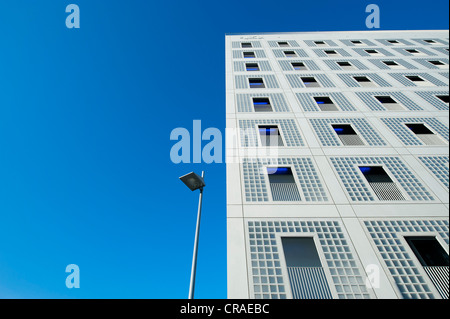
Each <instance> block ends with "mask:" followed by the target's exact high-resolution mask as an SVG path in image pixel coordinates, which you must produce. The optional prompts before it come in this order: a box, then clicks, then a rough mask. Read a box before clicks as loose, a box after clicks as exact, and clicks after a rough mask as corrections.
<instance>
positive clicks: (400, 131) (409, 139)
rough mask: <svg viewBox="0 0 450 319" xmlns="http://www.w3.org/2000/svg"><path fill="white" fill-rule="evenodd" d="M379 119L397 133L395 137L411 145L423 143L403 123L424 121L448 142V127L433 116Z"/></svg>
mask: <svg viewBox="0 0 450 319" xmlns="http://www.w3.org/2000/svg"><path fill="white" fill-rule="evenodd" d="M381 121H382V122H383V123H384V124H386V126H387V127H389V129H391V131H392V132H393V133H394V134H395V135H397V137H398V138H399V139H400V140H401V141H402V143H403V144H405V145H409V146H413V145H425V144H424V143H423V142H422V141H421V140H420V138H418V137H417V135H416V134H414V133H413V132H412V131H411V130H410V129H408V127H407V126H406V125H405V123H426V124H427V125H429V126H430V127H431V128H432V129H433V130H435V132H436V133H437V134H439V135H440V136H441V137H442V138H443V139H444V140H446V141H447V142H448V133H449V130H448V127H446V126H445V125H444V124H442V123H441V122H439V121H438V120H437V119H435V118H430V117H395V118H381Z"/></svg>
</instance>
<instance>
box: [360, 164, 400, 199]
mask: <svg viewBox="0 0 450 319" xmlns="http://www.w3.org/2000/svg"><path fill="white" fill-rule="evenodd" d="M359 169H360V171H361V173H362V174H363V175H364V177H365V178H366V180H367V182H368V183H369V185H370V186H371V188H372V190H373V191H374V192H375V194H376V195H377V197H378V199H379V200H389V201H390V200H405V198H404V196H403V194H402V192H401V191H400V190H399V189H398V187H397V185H396V184H395V183H394V182H393V181H392V179H391V178H390V176H389V175H388V174H387V173H386V171H385V170H384V169H383V167H381V166H360V167H359Z"/></svg>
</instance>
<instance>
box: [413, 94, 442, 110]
mask: <svg viewBox="0 0 450 319" xmlns="http://www.w3.org/2000/svg"><path fill="white" fill-rule="evenodd" d="M415 93H416V94H417V95H419V96H420V97H421V98H423V99H424V100H426V101H427V102H428V103H430V104H431V105H433V106H434V107H436V108H437V109H438V110H441V111H448V104H447V103H445V102H444V101H442V100H441V99H439V98H438V97H437V96H448V95H449V94H448V91H416V92H415Z"/></svg>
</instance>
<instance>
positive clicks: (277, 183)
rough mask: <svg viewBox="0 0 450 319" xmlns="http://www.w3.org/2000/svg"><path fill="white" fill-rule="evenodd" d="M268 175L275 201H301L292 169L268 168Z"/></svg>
mask: <svg viewBox="0 0 450 319" xmlns="http://www.w3.org/2000/svg"><path fill="white" fill-rule="evenodd" d="M267 174H268V177H269V183H270V189H271V192H272V199H273V200H274V201H299V200H301V198H300V193H299V191H298V188H297V185H296V183H295V179H294V176H293V175H292V170H291V168H290V167H267Z"/></svg>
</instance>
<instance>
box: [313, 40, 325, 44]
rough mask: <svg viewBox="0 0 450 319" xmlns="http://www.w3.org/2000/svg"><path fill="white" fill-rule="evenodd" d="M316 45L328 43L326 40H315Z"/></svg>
mask: <svg viewBox="0 0 450 319" xmlns="http://www.w3.org/2000/svg"><path fill="white" fill-rule="evenodd" d="M314 43H315V44H316V45H326V43H325V41H314Z"/></svg>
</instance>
